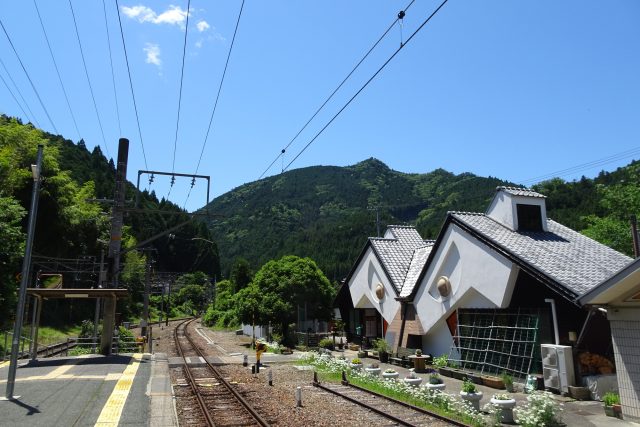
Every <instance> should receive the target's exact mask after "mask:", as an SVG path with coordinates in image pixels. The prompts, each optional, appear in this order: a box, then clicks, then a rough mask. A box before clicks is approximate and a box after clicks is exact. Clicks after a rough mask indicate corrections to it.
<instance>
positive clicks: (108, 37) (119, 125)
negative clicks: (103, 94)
mask: <svg viewBox="0 0 640 427" xmlns="http://www.w3.org/2000/svg"><path fill="white" fill-rule="evenodd" d="M34 1H35V0H34ZM102 11H103V12H104V27H105V29H106V30H107V46H108V47H109V64H111V83H112V85H113V98H114V99H115V101H116V117H117V118H118V137H120V136H122V125H121V124H120V107H119V105H118V94H117V92H116V76H115V74H114V72H113V55H112V53H111V36H110V34H109V23H108V21H107V5H106V1H105V0H102Z"/></svg>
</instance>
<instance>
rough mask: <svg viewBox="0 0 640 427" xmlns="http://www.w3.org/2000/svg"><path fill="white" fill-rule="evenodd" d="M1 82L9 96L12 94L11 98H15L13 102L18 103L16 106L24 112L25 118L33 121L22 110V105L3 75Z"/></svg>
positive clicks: (0, 75)
mask: <svg viewBox="0 0 640 427" xmlns="http://www.w3.org/2000/svg"><path fill="white" fill-rule="evenodd" d="M0 80H2V83H4V86H5V87H6V88H7V91H9V94H11V97H12V98H13V100H14V101H15V102H16V104H17V105H18V107H19V108H20V110H21V111H22V114H24V116H25V117H26V118H27V120H29V121H31V119H30V118H29V115H28V114H27V113H26V112H25V111H24V108H22V105H21V104H20V103H19V102H18V99H17V98H16V96H15V95H14V94H13V91H12V90H11V88H10V87H9V85H8V84H7V81H6V80H5V79H4V77H2V74H0Z"/></svg>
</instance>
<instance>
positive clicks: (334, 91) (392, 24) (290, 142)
mask: <svg viewBox="0 0 640 427" xmlns="http://www.w3.org/2000/svg"><path fill="white" fill-rule="evenodd" d="M414 1H415V0H412V1H411V2H410V3H409V4H408V5H407V6H406V7H405V8H404V9H403V10H402V12H401V13H399V14H398V16H397V17H396V19H394V20H393V22H392V23H391V25H389V27H388V28H387V29H386V31H385V32H384V33H383V34H382V35H381V36H380V38H378V40H377V41H376V42H375V43H374V44H373V46H371V48H370V49H369V50H368V51H367V53H365V54H364V56H363V57H362V58H361V59H360V61H358V63H357V64H356V65H355V67H353V69H352V70H351V71H350V72H349V74H347V76H346V77H345V78H344V79H343V80H342V82H340V84H339V85H338V87H336V88H335V89H334V90H333V92H331V95H329V96H328V97H327V99H325V100H324V102H323V103H322V105H320V107H318V109H317V110H316V111H315V113H313V115H312V116H311V117H310V118H309V120H307V122H306V123H305V124H304V126H302V128H300V130H299V131H298V133H296V135H295V136H294V137H293V138H291V141H289V143H288V144H287V145H286V146H285V147H284V148H283V149H282V150H281V151H280V153H279V154H278V155H277V156H276V158H275V159H273V161H272V162H271V164H269V166H267V168H266V169H265V171H264V172H262V175H260V177H259V178H258V179H262V177H264V176H265V175H266V174H267V172H269V170H270V169H271V167H272V166H273V165H274V164H275V162H277V161H278V159H279V158H280V157H282V156H283V155H284V153H285V152H286V151H287V149H288V148H289V147H290V146H291V144H293V142H294V141H295V140H296V139H297V138H298V136H300V134H301V133H302V131H304V130H305V129H306V128H307V126H308V125H309V123H311V121H312V120H313V119H314V118H315V117H316V116H317V115H318V113H319V112H320V111H321V110H322V109H323V108H324V106H325V105H327V103H328V102H329V101H330V100H331V99H332V98H333V95H335V94H336V92H338V90H340V88H341V87H342V86H343V85H344V84H345V82H346V81H347V80H349V77H351V75H352V74H353V73H354V72H355V71H356V70H357V69H358V67H360V64H362V63H363V62H364V60H365V59H367V57H368V56H369V54H370V53H371V52H372V51H373V49H375V48H376V46H378V44H380V42H381V41H382V39H384V38H385V37H386V36H387V34H388V33H389V31H391V29H392V28H393V27H394V26H395V25H396V23H397V22H398V21H401V20H402V19H403V18H404V14H405V13H406V11H407V10H408V9H409V8H410V7H411V5H412V4H413V3H414Z"/></svg>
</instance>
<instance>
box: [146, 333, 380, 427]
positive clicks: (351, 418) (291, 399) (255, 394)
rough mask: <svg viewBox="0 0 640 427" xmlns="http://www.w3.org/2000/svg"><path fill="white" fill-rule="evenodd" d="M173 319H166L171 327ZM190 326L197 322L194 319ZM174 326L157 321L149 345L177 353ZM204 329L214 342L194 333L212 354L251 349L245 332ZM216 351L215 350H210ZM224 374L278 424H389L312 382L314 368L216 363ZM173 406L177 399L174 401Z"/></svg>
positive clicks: (162, 350)
mask: <svg viewBox="0 0 640 427" xmlns="http://www.w3.org/2000/svg"><path fill="white" fill-rule="evenodd" d="M177 323H178V322H171V324H170V326H173V327H175V325H176V324H177ZM194 326H196V327H199V326H201V325H200V324H199V322H197V323H196V324H195V325H194ZM172 330H173V328H171V327H170V328H167V327H161V328H159V327H157V326H155V327H154V329H153V334H154V345H153V346H154V351H155V352H165V353H167V354H168V355H169V356H174V355H176V354H177V353H176V350H175V346H174V344H173V336H172ZM204 331H206V334H207V336H208V337H209V338H210V339H212V340H213V341H214V342H215V344H216V345H215V346H211V345H210V344H209V345H207V343H206V341H205V340H204V339H202V338H200V337H198V335H197V334H194V335H195V336H196V337H198V338H199V339H200V340H201V343H202V345H203V347H207V348H210V349H211V354H212V355H214V354H215V353H216V352H220V348H222V349H224V351H225V352H226V353H227V355H228V354H232V353H245V354H250V352H249V351H248V349H247V345H248V344H249V343H250V341H251V340H250V338H249V337H244V336H237V335H235V334H233V333H230V332H220V331H211V330H208V329H206V330H204ZM215 355H219V353H218V354H215ZM173 369H174V370H177V371H176V372H173V370H172V377H173V378H176V379H177V378H180V377H182V375H181V374H180V373H178V371H180V370H181V368H173ZM220 369H221V371H222V372H223V373H224V375H225V377H226V378H227V379H229V380H230V381H232V382H234V383H236V384H237V386H238V389H239V390H240V391H241V393H242V394H243V396H244V397H245V399H247V400H249V401H250V402H251V403H252V405H254V407H255V408H256V409H257V410H258V412H260V413H261V414H263V416H264V417H265V418H266V419H267V420H268V421H269V422H270V423H272V424H273V425H278V426H335V425H337V424H341V425H358V424H365V425H382V426H384V425H392V424H391V423H389V421H388V420H386V419H384V418H382V417H380V416H378V415H376V414H375V413H372V412H370V411H367V410H364V409H362V408H361V407H359V406H357V405H355V404H353V403H350V402H346V401H344V400H342V399H340V398H338V397H336V396H334V395H332V394H330V393H327V392H324V391H321V390H319V389H318V388H316V387H313V386H312V385H311V384H312V382H313V371H310V370H300V369H298V368H297V367H296V366H295V364H293V363H290V362H284V363H274V362H270V363H269V364H268V366H265V367H263V368H262V369H261V370H260V373H259V374H257V375H252V373H251V367H243V366H242V364H233V365H226V366H223V367H221V368H220ZM269 371H271V373H272V378H273V386H270V385H269V383H268V372H269ZM297 387H301V388H302V406H301V407H297V406H296V399H295V391H296V389H297ZM178 406H180V403H179V402H178Z"/></svg>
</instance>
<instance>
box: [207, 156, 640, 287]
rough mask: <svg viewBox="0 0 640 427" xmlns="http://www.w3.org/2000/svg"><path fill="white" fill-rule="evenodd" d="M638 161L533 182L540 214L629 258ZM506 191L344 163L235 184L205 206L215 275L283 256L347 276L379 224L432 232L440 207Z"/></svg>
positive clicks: (491, 182) (443, 176)
mask: <svg viewBox="0 0 640 427" xmlns="http://www.w3.org/2000/svg"><path fill="white" fill-rule="evenodd" d="M638 184H639V164H638V163H637V162H633V163H631V164H630V165H629V166H627V167H625V168H620V169H618V170H616V171H614V172H610V173H609V172H601V173H600V174H599V175H598V176H597V177H596V178H594V179H588V178H584V177H583V178H582V179H581V180H579V181H574V182H566V181H564V180H562V179H559V178H556V179H552V180H549V181H545V182H543V183H540V184H538V185H536V186H534V189H535V190H537V191H539V192H541V193H543V194H545V195H546V196H547V208H548V216H549V218H551V219H554V220H556V221H558V222H560V223H562V224H565V225H567V226H569V227H571V228H573V229H576V230H579V231H582V232H584V233H585V234H587V235H589V236H590V237H593V238H595V239H596V240H599V241H601V242H603V243H605V244H607V245H609V246H612V247H613V248H615V249H617V250H619V251H621V252H624V253H627V254H631V252H632V246H631V233H630V231H629V225H628V223H629V221H628V220H629V215H630V214H631V213H638V212H640V190H639V187H638ZM499 185H513V184H510V183H508V182H505V181H503V180H500V179H498V178H493V177H488V178H485V177H479V176H475V175H473V174H471V173H463V174H460V175H454V174H452V173H450V172H447V171H445V170H443V169H437V170H435V171H433V172H429V173H426V174H407V173H402V172H397V171H394V170H391V169H390V168H389V167H387V166H386V165H385V164H384V163H382V162H381V161H379V160H376V159H368V160H365V161H363V162H360V163H358V164H356V165H353V166H349V167H335V166H314V167H308V168H303V169H297V170H292V171H289V172H285V173H283V174H281V175H276V176H272V177H269V178H265V179H262V180H260V181H256V182H252V183H248V184H245V185H242V186H240V187H238V188H236V189H234V190H232V191H230V192H228V193H226V194H224V195H222V196H220V197H218V198H216V199H215V200H213V201H212V202H211V203H210V204H209V209H210V211H211V212H212V213H214V214H215V215H216V217H217V218H216V219H215V220H213V221H212V222H211V223H210V225H211V228H212V230H213V235H214V236H215V239H216V242H217V243H218V246H219V248H220V257H221V264H222V270H223V275H228V272H229V269H230V267H231V265H232V264H233V262H234V260H235V259H236V258H237V257H242V258H246V259H247V260H249V262H250V263H251V265H252V267H253V268H254V269H256V268H258V267H259V266H261V265H262V264H264V263H265V262H266V261H268V260H270V259H275V258H279V257H280V256H283V255H286V254H294V255H298V256H305V257H306V256H308V257H311V258H313V259H314V260H316V262H317V263H318V266H319V267H320V268H321V269H322V270H323V271H324V272H325V274H326V275H327V277H328V278H329V279H330V280H340V279H342V278H343V277H344V276H345V275H346V274H347V273H348V271H349V269H350V268H351V266H352V265H353V263H354V261H355V259H356V257H357V256H358V254H359V252H360V250H361V249H362V247H363V245H364V243H365V242H366V240H367V238H368V237H369V236H375V235H376V232H377V231H376V211H375V209H376V208H377V209H378V213H379V215H380V230H381V233H384V229H385V227H386V225H388V224H412V225H415V226H417V228H418V231H419V232H420V234H421V235H422V236H423V237H424V238H425V239H433V238H435V237H436V236H437V234H438V232H439V230H440V227H441V225H442V223H443V221H444V219H445V216H446V213H447V211H458V210H459V211H472V212H485V210H486V209H487V206H488V204H489V201H490V200H491V198H492V197H493V195H494V193H495V188H496V186H499Z"/></svg>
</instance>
